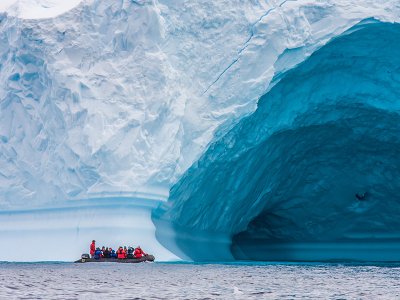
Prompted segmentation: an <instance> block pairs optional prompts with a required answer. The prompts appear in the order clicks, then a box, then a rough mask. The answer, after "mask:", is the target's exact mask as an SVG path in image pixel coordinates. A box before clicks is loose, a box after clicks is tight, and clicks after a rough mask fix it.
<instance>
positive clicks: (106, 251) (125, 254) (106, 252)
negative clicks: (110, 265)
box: [90, 240, 147, 259]
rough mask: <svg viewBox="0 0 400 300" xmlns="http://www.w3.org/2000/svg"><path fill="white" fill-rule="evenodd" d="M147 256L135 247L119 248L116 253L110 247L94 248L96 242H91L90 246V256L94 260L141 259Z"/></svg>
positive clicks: (138, 247)
mask: <svg viewBox="0 0 400 300" xmlns="http://www.w3.org/2000/svg"><path fill="white" fill-rule="evenodd" d="M146 255H147V254H146V253H144V251H143V250H142V249H141V248H140V246H137V247H136V248H133V247H130V246H129V247H126V246H124V247H122V246H119V247H118V249H117V251H115V250H114V249H112V248H111V247H104V246H103V247H101V249H100V247H96V241H95V240H93V241H92V243H91V244H90V256H91V257H92V258H94V259H102V258H117V259H132V258H136V259H138V258H141V257H143V256H146Z"/></svg>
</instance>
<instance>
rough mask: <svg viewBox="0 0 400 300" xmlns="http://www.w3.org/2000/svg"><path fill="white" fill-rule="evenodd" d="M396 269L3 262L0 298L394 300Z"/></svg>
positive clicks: (399, 292) (399, 270) (399, 289)
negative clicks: (296, 299)
mask: <svg viewBox="0 0 400 300" xmlns="http://www.w3.org/2000/svg"><path fill="white" fill-rule="evenodd" d="M399 279H400V266H399V265H378V266H366V265H359V266H354V265H340V264H182V263H177V264H173V263H168V264H166V263H165V264H164V263H143V264H116V263H103V264H99V263H87V264H72V263H34V264H27V263H26V264H25V263H0V282H1V283H2V284H1V285H0V299H107V298H108V299H115V298H117V297H118V299H174V298H175V299H176V298H178V299H276V298H280V299H294V298H305V299H310V298H325V299H326V298H332V299H399V298H400V286H399V285H398V281H399Z"/></svg>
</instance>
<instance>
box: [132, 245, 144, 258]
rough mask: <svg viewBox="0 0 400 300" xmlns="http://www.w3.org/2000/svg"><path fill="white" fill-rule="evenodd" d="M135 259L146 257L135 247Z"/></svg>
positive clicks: (138, 247)
mask: <svg viewBox="0 0 400 300" xmlns="http://www.w3.org/2000/svg"><path fill="white" fill-rule="evenodd" d="M134 255H135V258H141V257H142V256H146V255H147V254H146V253H144V252H143V250H142V248H140V246H137V247H136V249H135V252H134Z"/></svg>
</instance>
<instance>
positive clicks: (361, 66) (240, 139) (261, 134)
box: [153, 19, 400, 261]
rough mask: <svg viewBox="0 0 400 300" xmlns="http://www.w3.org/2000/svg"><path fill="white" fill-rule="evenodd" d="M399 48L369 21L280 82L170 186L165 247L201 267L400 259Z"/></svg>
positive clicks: (392, 29)
mask: <svg viewBox="0 0 400 300" xmlns="http://www.w3.org/2000/svg"><path fill="white" fill-rule="evenodd" d="M399 45H400V25H399V24H391V23H381V22H378V21H376V20H373V19H369V20H365V21H363V22H361V23H360V24H358V25H356V26H354V27H352V28H351V29H349V30H348V31H346V32H345V33H343V34H342V35H340V36H339V37H337V38H334V39H333V40H332V41H331V42H329V43H328V44H327V45H325V46H324V47H322V48H321V49H319V50H318V51H316V52H315V53H313V54H312V55H311V57H309V58H308V59H307V60H306V61H304V62H303V63H301V64H300V65H298V66H297V67H295V68H293V69H292V70H290V71H288V72H286V73H285V74H282V75H281V76H279V78H277V80H276V81H277V83H276V84H275V86H274V87H273V88H272V89H271V90H270V91H269V92H268V93H266V94H265V95H264V96H263V97H262V98H261V99H260V100H259V102H258V107H257V110H256V111H255V112H254V114H252V115H250V116H248V117H246V118H244V119H242V120H241V121H240V122H239V123H238V124H237V125H236V126H234V127H233V128H232V129H231V130H230V131H229V132H228V133H226V134H225V135H223V136H222V137H221V138H220V139H219V140H217V141H216V142H214V143H213V144H211V145H210V147H209V148H208V150H207V151H206V153H205V154H204V155H203V156H202V157H201V159H200V160H199V161H197V162H196V163H195V164H194V165H193V166H192V167H191V168H190V169H189V170H188V171H187V172H186V174H185V175H184V176H183V177H182V179H181V180H180V181H179V182H178V183H177V184H176V185H175V186H174V187H173V188H172V190H171V195H170V199H169V203H168V204H166V205H163V206H162V207H160V208H159V209H158V210H156V211H155V213H154V214H153V218H154V219H155V221H156V222H158V220H159V219H161V221H159V222H160V226H159V229H158V238H159V239H160V240H161V241H163V240H164V244H165V245H167V246H168V247H169V248H170V249H174V251H175V253H177V254H178V255H180V256H183V255H186V256H187V257H190V258H192V259H195V260H214V259H217V260H220V259H232V257H234V258H236V259H253V260H285V261H287V260H333V259H340V260H343V259H351V260H369V261H373V260H376V261H384V260H390V261H398V260H399V259H400V252H399V250H400V243H399V238H400V229H399V228H400V221H399V218H398V214H397V212H398V211H399V209H400V198H399V192H400V180H398V178H399V176H400V168H399V166H400V158H399V155H398V154H399V153H400V126H399V124H400V123H399V122H400V114H399V111H400V68H399V66H400V47H399ZM166 220H170V221H171V222H172V224H170V226H169V228H168V229H166V227H165V225H163V223H165V222H166ZM167 223H168V222H167ZM171 238H172V239H174V242H171V241H170V240H171ZM207 249H209V250H207ZM210 249H212V250H210Z"/></svg>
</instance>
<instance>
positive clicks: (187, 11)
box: [0, 0, 400, 261]
mask: <svg viewBox="0 0 400 300" xmlns="http://www.w3.org/2000/svg"><path fill="white" fill-rule="evenodd" d="M0 2H1V3H0V244H1V247H0V261H1V260H6V261H46V260H52V261H54V260H56V261H74V260H76V259H77V258H79V257H80V255H81V254H82V253H85V252H88V247H89V244H90V241H91V240H93V239H95V240H96V241H97V243H98V245H99V246H103V244H104V245H105V246H107V245H112V246H114V247H115V246H116V247H118V246H120V245H122V246H124V245H127V246H128V245H130V246H133V247H135V246H137V245H141V246H142V247H143V249H145V250H146V252H148V253H151V254H154V256H155V257H156V261H171V260H173V261H176V260H181V259H183V260H194V261H234V260H266V261H270V260H274V261H276V260H284V261H317V260H324V261H326V260H352V261H354V260H361V261H398V260H399V259H400V257H399V255H400V251H398V250H399V244H398V240H399V234H400V232H399V229H398V228H400V227H399V226H398V225H399V224H398V222H399V221H397V219H398V218H397V215H398V212H399V210H400V203H399V201H400V200H398V199H399V197H398V196H397V195H399V194H400V186H399V185H400V183H399V180H398V178H399V176H398V175H399V174H398V173H399V172H400V167H399V161H398V160H399V159H398V158H397V157H398V153H400V152H399V150H400V147H399V140H398V139H399V136H400V135H399V133H400V130H399V125H398V124H400V123H399V120H398V118H399V106H400V102H399V101H400V100H399V99H400V97H399V90H400V89H399V85H400V83H399V82H400V79H399V78H400V76H399V72H400V67H399V66H400V61H399V57H400V56H399V54H400V53H399V52H400V50H399V47H398V45H399V44H400V43H399V42H400V37H399V36H400V29H399V26H400V25H399V21H400V7H399V5H398V3H397V2H398V1H397V0H392V1H390V0H389V1H383V2H382V1H379V2H377V1H375V0H374V1H372V0H366V1H362V3H361V2H360V1H356V0H340V1H334V3H333V2H332V1H313V0H299V1H291V0H289V1H287V0H282V1H252V2H251V3H250V2H248V1H225V0H222V1H211V0H210V1H209V0H205V1H189V0H188V1H186V0H185V1H171V0H158V1H153V0H140V1H130V0H101V1H95V0H73V1H62V0H51V1H48V0H35V1H31V0H20V1H16V0H4V1H0ZM67 2H68V3H67ZM27 249H29V251H27Z"/></svg>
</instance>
